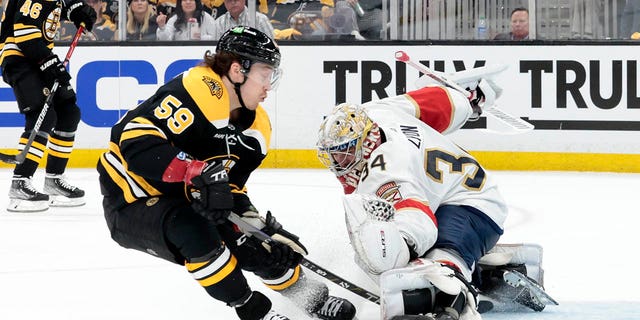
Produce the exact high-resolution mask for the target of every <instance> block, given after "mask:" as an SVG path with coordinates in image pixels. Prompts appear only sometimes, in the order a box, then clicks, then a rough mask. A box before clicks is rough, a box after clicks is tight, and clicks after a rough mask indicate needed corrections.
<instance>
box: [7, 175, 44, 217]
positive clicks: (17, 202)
mask: <svg viewBox="0 0 640 320" xmlns="http://www.w3.org/2000/svg"><path fill="white" fill-rule="evenodd" d="M47 209H49V196H48V195H46V194H44V193H41V192H38V190H36V189H35V188H34V187H33V185H32V184H31V178H30V177H13V180H12V181H11V188H10V189H9V206H8V207H7V211H10V212H38V211H45V210H47Z"/></svg>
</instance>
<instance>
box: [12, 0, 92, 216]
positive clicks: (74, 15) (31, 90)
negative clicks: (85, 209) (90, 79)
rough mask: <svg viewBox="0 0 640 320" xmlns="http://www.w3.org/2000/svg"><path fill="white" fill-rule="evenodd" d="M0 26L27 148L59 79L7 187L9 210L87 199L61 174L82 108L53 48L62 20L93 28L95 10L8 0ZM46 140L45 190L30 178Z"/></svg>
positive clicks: (78, 3) (74, 2)
mask: <svg viewBox="0 0 640 320" xmlns="http://www.w3.org/2000/svg"><path fill="white" fill-rule="evenodd" d="M5 1H6V6H5V11H4V14H3V15H2V26H1V28H0V46H1V50H2V53H1V56H0V65H1V66H2V78H3V80H4V81H5V82H6V83H8V84H9V85H10V86H11V88H12V89H13V92H14V94H15V96H16V100H17V102H18V108H19V109H20V113H22V114H24V116H25V126H24V132H23V133H22V135H21V136H20V140H19V144H20V145H21V146H22V147H23V148H24V146H25V144H26V142H27V140H28V137H29V134H30V133H31V130H32V129H33V128H34V125H35V123H36V121H37V118H38V115H39V114H40V111H41V110H42V108H43V106H44V103H45V100H46V98H47V95H48V94H49V89H50V88H51V87H52V85H53V83H54V81H55V80H58V82H59V83H60V87H59V89H58V90H57V91H56V92H55V96H54V98H53V107H52V108H50V109H48V111H47V113H46V116H45V118H44V120H43V122H42V125H41V126H40V128H39V130H38V133H37V135H36V138H35V140H34V142H33V144H32V146H31V148H30V149H29V153H28V154H27V158H26V159H25V161H24V162H23V163H21V164H18V165H16V167H15V169H14V171H13V179H12V181H11V189H10V190H9V198H10V201H9V207H8V208H7V210H9V211H18V212H27V211H43V210H47V209H48V208H49V205H52V206H78V205H83V204H84V202H85V200H84V191H83V190H81V189H79V188H77V187H75V186H72V185H70V184H69V183H68V182H67V181H66V180H65V179H64V176H63V173H64V171H65V168H66V166H67V162H68V161H69V157H70V155H71V150H72V148H73V142H74V140H75V133H76V129H77V128H78V123H79V122H80V109H79V108H78V106H77V105H76V94H75V92H74V91H73V88H72V87H71V85H70V84H69V81H70V80H71V76H70V75H69V73H68V72H67V70H66V68H65V67H64V65H63V64H62V62H61V61H60V59H59V58H58V56H57V55H56V54H54V53H53V52H52V51H51V50H52V49H53V38H54V36H55V34H56V30H57V28H58V25H59V22H60V20H67V19H68V20H70V21H72V22H73V23H74V24H75V25H76V27H79V26H80V25H81V24H84V26H85V28H86V29H87V30H89V31H91V28H92V27H93V23H94V22H95V20H96V14H95V11H94V10H93V9H92V8H91V7H89V6H88V5H86V4H85V3H84V2H83V1H82V0H66V1H55V0H53V1H50V0H5ZM47 142H48V143H49V146H48V156H47V167H46V177H45V184H44V193H41V192H39V191H37V190H36V188H34V187H33V185H32V184H31V177H32V176H33V174H34V173H35V171H36V169H37V167H38V164H39V163H40V160H41V159H42V157H43V155H44V152H45V150H46V149H47Z"/></svg>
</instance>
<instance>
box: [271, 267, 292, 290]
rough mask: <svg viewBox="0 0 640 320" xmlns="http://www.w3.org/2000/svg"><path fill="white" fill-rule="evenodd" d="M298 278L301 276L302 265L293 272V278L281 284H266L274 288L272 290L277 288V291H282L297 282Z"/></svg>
mask: <svg viewBox="0 0 640 320" xmlns="http://www.w3.org/2000/svg"><path fill="white" fill-rule="evenodd" d="M298 278H300V266H296V268H295V270H294V272H293V276H292V277H291V279H289V280H287V281H285V282H284V283H282V284H279V285H269V284H266V283H265V285H266V286H267V287H268V288H270V289H272V290H276V291H280V290H284V289H286V288H288V287H290V286H291V285H293V284H294V283H296V281H298Z"/></svg>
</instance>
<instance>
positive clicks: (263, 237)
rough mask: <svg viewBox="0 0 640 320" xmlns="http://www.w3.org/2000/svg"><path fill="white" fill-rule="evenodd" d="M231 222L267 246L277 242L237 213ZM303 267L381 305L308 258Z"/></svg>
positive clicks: (302, 263) (374, 297)
mask: <svg viewBox="0 0 640 320" xmlns="http://www.w3.org/2000/svg"><path fill="white" fill-rule="evenodd" d="M228 219H229V221H231V222H233V223H234V224H235V225H236V226H238V228H240V230H241V231H242V232H243V233H244V234H246V235H248V236H251V237H255V238H256V239H258V240H260V241H262V242H264V243H265V244H267V245H271V244H272V243H273V242H275V241H276V240H274V239H273V238H271V236H269V235H268V234H266V233H264V232H262V230H260V229H258V228H256V227H255V226H253V225H252V224H250V223H248V222H246V221H244V220H242V218H240V216H238V215H237V214H235V213H233V212H232V213H231V214H230V215H229V218H228ZM300 264H301V265H302V266H303V267H305V268H307V269H308V270H309V271H311V272H313V273H315V274H317V275H319V276H321V277H323V278H325V279H327V280H329V281H331V282H333V283H335V284H337V285H339V286H340V287H342V288H344V289H347V290H349V291H351V292H352V293H355V294H357V295H359V296H360V297H362V298H364V299H366V300H369V301H371V302H373V303H376V304H380V297H378V296H377V295H376V294H374V293H372V292H370V291H368V290H367V289H364V288H362V287H360V286H358V285H356V284H353V283H351V282H349V281H347V280H345V279H344V278H342V277H340V276H338V275H336V274H335V273H333V272H331V271H328V270H327V269H325V268H323V267H321V266H319V265H318V264H316V263H315V262H313V261H311V260H309V259H307V258H302V262H301V263H300Z"/></svg>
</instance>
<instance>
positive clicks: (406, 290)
mask: <svg viewBox="0 0 640 320" xmlns="http://www.w3.org/2000/svg"><path fill="white" fill-rule="evenodd" d="M380 293H381V297H380V298H381V300H380V301H381V302H380V305H381V313H382V319H392V318H394V317H396V316H400V315H405V314H418V313H422V314H424V313H436V312H438V313H440V312H446V313H455V314H457V315H458V316H459V319H463V320H473V319H480V316H479V314H478V313H477V311H476V302H475V297H474V293H473V292H471V291H470V290H469V286H468V285H467V284H465V283H464V282H463V280H462V279H461V278H460V277H459V276H456V275H455V271H454V270H453V269H451V268H449V267H445V266H443V265H441V264H440V263H437V262H434V261H432V260H428V259H417V260H414V261H412V263H411V266H409V267H406V268H400V269H394V270H389V271H387V272H384V273H383V274H382V275H380ZM453 309H457V310H453ZM454 311H455V312H454Z"/></svg>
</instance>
